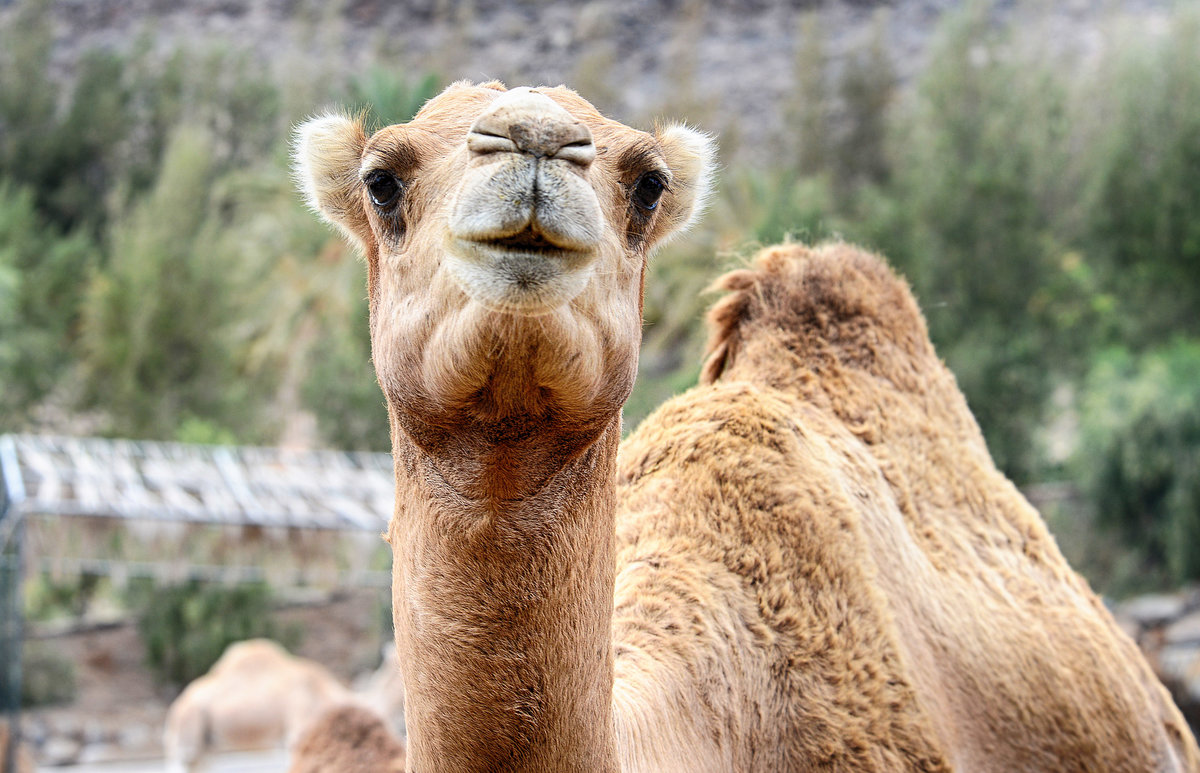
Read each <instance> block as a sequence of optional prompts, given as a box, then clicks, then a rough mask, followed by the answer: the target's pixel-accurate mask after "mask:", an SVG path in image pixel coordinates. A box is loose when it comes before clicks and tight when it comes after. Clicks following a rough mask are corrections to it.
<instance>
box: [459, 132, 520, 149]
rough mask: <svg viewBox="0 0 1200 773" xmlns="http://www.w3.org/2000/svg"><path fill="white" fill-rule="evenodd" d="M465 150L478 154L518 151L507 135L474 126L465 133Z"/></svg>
mask: <svg viewBox="0 0 1200 773" xmlns="http://www.w3.org/2000/svg"><path fill="white" fill-rule="evenodd" d="M467 150H469V151H471V152H472V153H477V154H479V155H486V154H488V153H517V152H520V151H519V149H518V148H517V144H516V143H515V142H513V141H512V140H510V139H509V138H508V137H505V136H502V135H500V134H495V133H493V132H491V131H488V130H486V129H483V130H480V129H477V128H475V127H471V131H470V132H469V133H468V134H467Z"/></svg>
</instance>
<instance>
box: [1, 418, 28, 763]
mask: <svg viewBox="0 0 1200 773" xmlns="http://www.w3.org/2000/svg"><path fill="white" fill-rule="evenodd" d="M6 440H7V438H0V484H3V485H0V710H3V712H4V721H7V722H8V745H7V747H6V748H5V749H4V750H3V754H4V768H3V769H4V770H10V771H11V770H16V757H17V746H18V744H19V743H20V740H21V722H20V719H21V643H22V638H23V635H24V615H23V612H24V610H23V605H22V598H21V571H22V565H21V562H22V546H23V542H24V540H23V537H24V530H25V523H24V517H23V514H22V512H21V502H22V500H23V499H24V496H23V491H22V489H21V485H20V476H19V475H15V473H14V464H15V459H14V455H13V448H12V444H11V442H5V441H6ZM12 478H17V480H16V481H15V482H14V481H13V480H12Z"/></svg>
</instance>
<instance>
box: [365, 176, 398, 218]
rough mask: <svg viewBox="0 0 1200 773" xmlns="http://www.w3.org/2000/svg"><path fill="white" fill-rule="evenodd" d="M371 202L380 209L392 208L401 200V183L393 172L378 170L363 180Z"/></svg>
mask: <svg viewBox="0 0 1200 773" xmlns="http://www.w3.org/2000/svg"><path fill="white" fill-rule="evenodd" d="M363 182H364V183H366V185H367V193H368V194H370V196H371V202H372V203H374V204H375V206H377V207H379V208H380V209H384V208H386V207H390V206H391V205H393V204H395V203H396V200H397V199H399V198H400V181H399V180H397V179H396V177H395V175H393V174H392V173H391V172H384V171H382V170H376V171H374V172H370V173H369V174H367V176H366V177H364V178H363Z"/></svg>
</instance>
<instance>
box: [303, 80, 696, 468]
mask: <svg viewBox="0 0 1200 773" xmlns="http://www.w3.org/2000/svg"><path fill="white" fill-rule="evenodd" d="M296 162H297V169H298V176H299V178H300V184H301V185H302V187H303V189H304V191H305V193H306V195H307V197H308V200H309V203H310V204H311V205H312V207H313V208H314V209H315V210H317V212H319V213H320V215H321V216H322V217H324V218H325V219H326V220H328V221H329V222H331V223H333V224H334V225H335V226H337V227H338V228H339V229H340V230H341V231H342V232H343V233H344V234H345V235H346V236H347V237H348V238H349V239H350V241H352V242H353V243H355V244H356V245H358V246H359V247H360V248H361V250H362V252H363V254H364V256H365V258H366V261H367V267H368V294H369V302H370V309H371V341H372V353H373V358H374V361H375V368H376V371H377V373H378V376H379V382H380V385H381V386H382V387H383V390H384V393H385V395H386V397H387V401H388V404H389V408H390V410H391V415H392V419H393V423H394V428H395V425H396V424H399V426H400V427H402V428H403V429H404V430H405V431H406V432H407V433H408V434H409V435H410V436H411V437H413V439H414V440H415V441H416V442H417V443H418V445H420V446H422V447H423V448H425V449H429V448H430V447H431V446H432V445H434V444H436V443H437V442H438V440H439V439H440V435H439V433H438V432H436V431H435V430H436V428H437V427H439V426H450V425H451V424H454V425H455V426H457V427H459V428H461V427H462V426H464V424H463V423H464V422H466V423H468V424H472V425H474V426H479V427H481V428H483V427H491V428H492V431H493V432H495V431H499V430H496V429H495V428H497V427H511V426H516V425H519V426H520V427H522V428H524V429H523V430H522V431H525V432H528V431H529V430H530V429H531V428H533V427H535V426H537V425H538V422H539V421H544V422H546V423H547V424H556V425H560V426H561V425H571V426H574V427H576V428H578V429H580V430H584V429H585V428H587V427H592V428H593V429H594V430H596V431H598V429H599V428H600V425H601V424H603V423H606V422H608V421H610V420H611V418H612V417H613V416H614V415H615V414H617V413H618V412H619V409H620V406H621V404H622V403H623V402H624V400H625V398H626V397H627V396H628V394H629V390H630V389H631V387H632V384H633V380H634V376H635V374H636V368H637V353H638V347H639V345H640V338H641V334H640V333H641V321H642V320H641V302H642V280H643V275H644V271H645V267H646V259H647V256H648V255H649V254H650V252H651V250H652V249H653V248H654V247H655V246H656V245H658V244H661V243H662V242H663V241H664V240H665V239H667V238H668V237H670V236H671V235H672V234H674V233H677V232H679V231H680V230H681V229H683V228H684V227H685V226H686V225H687V224H688V223H689V222H690V221H691V220H692V219H693V216H694V215H695V213H696V212H697V211H698V210H699V209H700V207H701V205H702V202H703V199H704V197H705V194H706V192H707V190H708V186H709V178H710V174H711V167H712V163H713V147H712V143H711V141H710V139H709V138H708V137H707V136H705V135H703V134H700V133H698V132H696V131H693V130H691V129H688V128H686V127H683V126H670V127H666V128H662V129H660V130H658V131H655V132H650V133H648V132H643V131H637V130H634V129H630V128H629V127H626V126H624V125H622V124H620V123H618V122H616V121H612V120H609V119H607V118H605V117H604V116H602V115H601V114H600V113H599V112H597V110H596V109H595V108H594V107H592V105H590V104H589V103H588V102H586V101H585V100H583V99H582V98H580V97H579V96H578V95H577V94H575V93H574V92H573V91H571V90H569V89H566V88H563V87H557V88H517V89H512V90H506V89H505V88H504V87H503V86H501V85H499V84H495V83H492V84H486V85H483V86H473V85H468V84H465V83H457V84H454V85H452V86H450V87H449V88H448V89H446V90H445V91H444V92H443V93H442V94H440V95H439V96H437V97H435V98H434V99H432V100H430V101H429V102H428V103H427V104H426V105H425V106H424V107H423V108H422V109H421V111H420V112H419V113H418V114H417V115H416V117H415V118H414V119H413V120H412V121H411V122H409V123H406V124H400V125H396V126H389V127H387V128H384V129H381V130H379V131H377V132H375V133H374V134H372V135H371V136H367V134H366V133H365V132H364V130H363V127H362V125H361V122H359V121H356V120H353V119H351V118H347V117H344V116H341V115H330V116H325V117H321V118H316V119H313V120H311V121H309V122H308V123H306V124H304V125H303V126H302V127H301V128H300V129H299V132H298V142H297V148H296ZM584 434H588V433H586V432H585V433H584ZM591 434H592V435H593V436H594V432H592V433H591Z"/></svg>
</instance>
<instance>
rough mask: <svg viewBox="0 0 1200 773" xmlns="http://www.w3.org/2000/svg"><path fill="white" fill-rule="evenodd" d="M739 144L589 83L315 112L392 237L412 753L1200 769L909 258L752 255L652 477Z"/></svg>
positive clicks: (371, 258)
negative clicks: (699, 245) (923, 312)
mask: <svg viewBox="0 0 1200 773" xmlns="http://www.w3.org/2000/svg"><path fill="white" fill-rule="evenodd" d="M710 159H711V150H710V148H709V147H708V143H707V142H706V141H705V140H704V138H703V137H701V136H699V135H696V134H695V133H694V132H690V131H688V130H684V129H679V128H672V129H667V130H664V131H662V132H659V133H657V134H654V135H647V134H643V133H641V132H635V131H633V130H631V129H628V128H626V127H624V126H620V125H619V124H614V123H613V122H611V121H608V120H607V119H604V118H603V117H602V116H600V115H599V114H598V113H596V111H595V110H594V109H593V108H592V107H591V106H590V105H588V104H587V103H586V102H583V101H582V100H581V99H579V97H578V96H577V95H575V94H574V93H573V92H570V91H568V90H565V89H561V88H560V89H552V90H551V89H547V90H541V91H540V92H537V91H535V92H530V91H528V90H514V91H513V92H508V93H507V94H506V93H505V92H503V91H502V87H499V86H498V85H495V84H490V85H489V86H486V87H470V86H466V85H462V84H456V85H455V86H453V87H451V88H450V89H448V90H447V92H445V93H444V94H443V95H442V96H440V97H438V98H436V99H434V100H433V101H431V102H430V103H429V104H428V105H426V107H425V108H423V109H422V111H421V112H420V113H419V114H418V115H417V117H416V118H415V119H414V121H413V122H412V123H410V124H407V125H404V126H400V127H390V128H388V129H384V130H382V131H380V132H378V133H377V134H375V135H373V136H372V137H371V138H369V139H368V138H367V137H366V136H365V134H364V133H363V131H362V129H361V128H360V127H359V125H358V124H357V123H355V122H353V121H349V120H347V119H343V118H337V117H333V118H323V119H317V120H315V121H313V122H311V123H310V124H308V125H307V126H306V127H304V128H302V130H301V133H300V143H299V147H298V160H299V166H300V173H301V178H302V181H303V184H304V186H305V189H306V191H307V192H308V195H309V199H310V201H311V202H312V203H313V204H314V206H315V207H316V208H317V209H318V210H319V211H320V212H321V213H322V214H323V216H325V217H326V218H327V219H329V220H330V221H331V222H334V223H336V224H337V225H339V226H340V227H341V228H342V229H343V231H345V232H346V233H347V234H348V235H349V236H350V237H351V238H352V239H354V240H355V241H356V242H357V243H359V244H360V245H361V247H362V248H363V251H364V253H365V255H366V259H367V265H368V294H369V299H370V309H371V335H372V346H373V354H374V359H375V366H376V371H377V373H378V375H379V380H380V384H381V386H382V387H383V390H384V394H385V397H386V399H387V404H388V409H389V415H390V418H391V427H392V441H393V452H394V455H395V463H396V484H397V501H396V510H395V513H394V516H393V518H392V521H391V525H390V527H389V533H388V537H389V541H390V542H391V545H392V550H393V558H394V560H393V572H394V574H393V609H394V616H395V627H396V641H397V650H398V654H399V657H400V663H401V667H402V671H403V675H404V680H405V688H406V710H407V725H408V737H409V748H408V759H409V760H410V763H409V765H410V770H417V771H421V773H434V772H435V771H615V770H626V771H729V770H733V771H783V770H816V769H827V770H840V771H898V770H926V771H935V770H952V769H957V770H966V771H977V770H983V771H1013V770H1055V771H1069V770H1078V771H1085V770H1114V771H1135V770H1137V771H1141V770H1178V769H1187V770H1195V769H1197V767H1196V766H1197V762H1196V761H1197V750H1196V747H1195V743H1194V741H1193V740H1192V738H1191V736H1190V734H1189V733H1188V731H1187V729H1186V727H1185V726H1184V725H1183V724H1182V721H1181V720H1180V718H1179V715H1178V712H1177V711H1176V710H1175V709H1174V707H1173V706H1172V705H1171V704H1170V701H1169V699H1168V698H1167V697H1166V694H1165V692H1164V691H1163V690H1162V688H1161V687H1160V686H1158V685H1157V684H1156V683H1154V681H1153V678H1152V676H1151V675H1150V674H1149V671H1148V669H1146V668H1145V666H1144V663H1143V662H1142V661H1141V660H1140V658H1139V656H1138V654H1137V652H1136V650H1135V649H1134V647H1133V646H1132V644H1131V643H1130V642H1129V641H1128V640H1127V639H1126V638H1125V637H1123V636H1121V635H1120V634H1119V633H1117V631H1116V629H1115V627H1114V626H1113V624H1112V622H1111V619H1110V618H1109V617H1108V615H1107V613H1105V612H1104V610H1103V609H1102V607H1101V606H1100V605H1099V604H1098V602H1097V601H1096V600H1095V598H1094V596H1092V595H1091V593H1090V592H1089V591H1088V590H1087V588H1086V586H1085V585H1084V584H1083V583H1082V581H1080V580H1079V579H1078V577H1077V576H1076V575H1074V574H1073V573H1071V572H1070V570H1069V569H1068V568H1067V567H1066V565H1065V563H1064V562H1063V560H1062V558H1061V555H1060V554H1059V553H1058V551H1057V549H1056V547H1055V546H1054V543H1053V541H1052V539H1051V538H1050V537H1049V536H1048V535H1047V534H1046V531H1045V529H1044V527H1043V526H1042V524H1041V522H1040V520H1039V519H1038V518H1037V516H1036V514H1035V513H1034V512H1033V511H1032V510H1031V509H1029V507H1028V505H1027V504H1025V502H1024V500H1023V499H1022V498H1021V497H1020V495H1019V494H1018V493H1017V492H1016V490H1015V489H1014V488H1013V487H1012V486H1011V485H1010V484H1009V483H1008V482H1007V481H1006V480H1005V479H1004V478H1003V477H1001V476H1000V475H999V473H997V472H996V470H995V467H994V466H993V465H992V462H991V460H990V458H989V457H988V455H987V451H986V448H985V447H984V444H983V440H982V438H981V437H980V434H979V431H978V428H977V427H976V425H975V422H974V420H973V419H972V418H971V415H970V413H969V412H968V411H967V409H966V406H965V403H964V402H963V399H962V397H961V395H960V394H959V392H958V391H957V389H956V387H955V385H954V381H953V378H952V377H951V376H950V375H949V374H948V372H947V371H946V370H945V368H944V367H943V366H942V365H941V363H940V362H938V360H937V358H936V356H935V355H934V354H933V351H932V347H931V346H930V345H929V341H928V337H927V335H926V332H925V327H924V323H923V321H922V319H921V316H920V313H919V312H918V311H917V309H916V306H915V304H914V302H913V301H912V298H911V296H910V295H909V293H908V291H907V289H906V288H905V287H904V285H903V284H902V283H901V282H899V281H898V280H897V279H896V278H895V277H894V276H892V275H891V274H890V272H888V271H887V270H886V268H884V267H883V265H882V264H881V263H880V262H879V261H878V260H876V259H874V258H871V257H869V256H866V255H864V254H862V253H859V252H856V251H854V250H852V249H850V248H846V247H832V248H825V249H823V250H820V251H817V252H813V253H810V252H808V251H806V250H803V249H801V248H795V247H793V248H782V249H779V250H775V251H768V252H767V253H766V255H765V256H764V257H763V258H761V259H760V260H759V262H758V264H757V266H756V267H755V268H754V269H752V270H748V271H743V272H737V273H735V274H733V275H731V276H730V277H727V278H726V280H725V281H724V286H725V287H726V288H727V289H731V290H734V294H733V295H731V296H730V297H729V298H728V299H726V300H724V301H722V302H721V303H720V304H719V305H718V306H717V308H716V309H715V310H714V314H713V320H714V323H715V326H716V333H715V336H714V346H713V354H712V356H711V358H710V360H709V363H708V365H707V367H706V379H707V380H708V381H715V383H711V384H708V385H705V386H702V387H699V388H697V389H695V390H693V391H691V392H689V393H688V394H686V395H683V396H681V397H680V398H677V399H675V400H673V401H671V402H670V403H668V404H667V405H666V406H664V407H663V408H662V409H661V410H660V411H658V412H657V413H656V414H655V415H654V416H652V417H651V418H650V419H648V420H647V421H646V422H645V423H644V424H643V426H642V427H641V428H640V429H639V431H638V432H637V433H636V434H635V435H634V436H633V437H632V438H630V440H629V441H628V442H627V444H626V445H625V447H624V448H623V450H622V457H621V458H622V461H621V464H620V469H619V471H618V465H617V445H618V437H619V433H620V406H621V403H622V402H623V401H624V399H625V397H626V396H627V395H628V391H629V388H630V385H631V383H632V380H633V374H634V369H635V367H636V354H637V349H638V346H639V343H640V340H639V339H640V336H639V324H640V314H639V311H640V303H641V281H642V277H643V273H644V269H645V260H646V255H647V252H648V250H649V249H650V248H651V247H652V246H653V245H654V244H655V243H656V242H659V241H661V240H662V239H663V238H665V237H666V236H668V235H669V234H670V233H672V232H674V231H676V230H678V228H679V227H680V226H681V225H682V224H683V223H685V222H686V221H688V220H689V219H690V218H691V216H692V214H693V213H694V211H695V209H696V206H695V205H696V199H697V198H698V196H699V195H700V194H701V193H702V192H703V191H704V190H705V188H706V183H705V182H704V181H705V177H706V173H707V167H708V166H709V165H710ZM649 177H653V178H655V180H654V181H652V182H651V183H647V182H646V180H647V179H648V178H649Z"/></svg>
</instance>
